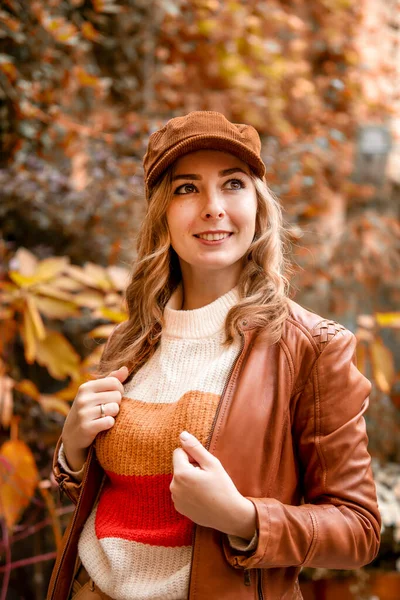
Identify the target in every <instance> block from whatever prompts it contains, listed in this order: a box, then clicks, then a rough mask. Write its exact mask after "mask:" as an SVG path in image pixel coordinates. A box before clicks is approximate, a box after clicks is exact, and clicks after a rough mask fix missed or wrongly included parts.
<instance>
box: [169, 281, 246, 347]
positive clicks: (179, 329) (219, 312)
mask: <svg viewBox="0 0 400 600" xmlns="http://www.w3.org/2000/svg"><path fill="white" fill-rule="evenodd" d="M238 300H239V292H238V289H237V287H235V288H233V289H232V290H230V291H229V292H228V293H226V294H224V295H223V296H220V297H219V298H217V300H214V302H211V304H207V305H206V306H202V307H201V308H196V309H195V310H179V308H180V307H181V306H182V286H181V285H180V286H178V288H177V289H176V290H175V292H174V293H173V294H172V296H171V298H170V299H169V301H168V304H167V306H166V307H165V310H164V327H163V333H164V334H166V335H169V336H173V337H178V338H187V339H188V338H190V339H195V338H204V337H208V336H211V335H214V334H216V333H218V332H219V331H221V330H223V329H224V326H225V319H226V315H227V314H228V312H229V310H230V309H231V308H232V306H235V304H237V302H238Z"/></svg>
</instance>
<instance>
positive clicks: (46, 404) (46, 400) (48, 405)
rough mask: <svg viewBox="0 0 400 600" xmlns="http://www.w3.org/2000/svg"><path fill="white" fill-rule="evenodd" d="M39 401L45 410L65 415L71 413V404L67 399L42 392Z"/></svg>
mask: <svg viewBox="0 0 400 600" xmlns="http://www.w3.org/2000/svg"><path fill="white" fill-rule="evenodd" d="M39 403H40V405H41V407H42V408H43V410H44V411H45V412H58V413H60V414H61V415H64V417H66V416H67V415H68V413H69V409H70V406H69V404H68V403H67V402H65V400H61V399H60V398H57V396H51V395H48V394H41V396H40V399H39Z"/></svg>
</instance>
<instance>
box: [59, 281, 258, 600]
mask: <svg viewBox="0 0 400 600" xmlns="http://www.w3.org/2000/svg"><path fill="white" fill-rule="evenodd" d="M181 294H182V292H181V289H180V288H178V290H177V291H176V292H175V293H174V294H173V296H172V298H171V300H170V302H169V303H168V305H167V307H166V309H165V311H164V327H163V330H162V336H161V343H160V345H159V347H158V349H157V351H156V352H155V354H154V355H153V356H152V358H151V359H150V360H149V361H148V362H147V363H146V364H145V365H144V366H143V367H142V368H141V369H140V371H138V373H136V374H135V376H134V377H133V378H132V380H131V381H130V382H129V383H128V384H127V385H125V394H124V397H123V399H122V403H121V410H120V413H119V415H118V416H117V418H116V423H115V425H114V426H113V428H112V429H111V430H110V431H108V432H105V433H104V434H100V435H99V436H97V438H96V452H97V457H98V460H99V462H100V464H101V465H102V467H103V468H104V470H105V471H106V473H107V475H108V480H107V484H106V486H105V487H104V488H103V491H102V493H101V495H100V499H99V502H98V504H97V506H96V507H95V508H94V510H93V511H92V514H91V516H90V517H89V519H88V520H87V522H86V524H85V527H84V529H83V532H82V534H81V537H80V541H79V555H80V558H81V560H82V563H83V565H84V567H85V568H86V570H87V571H88V573H89V575H90V576H91V577H92V579H93V580H94V581H95V583H96V584H97V585H98V586H99V587H100V588H101V589H102V590H103V591H104V592H105V593H106V594H108V595H109V596H111V597H112V598H114V599H115V600H185V599H186V598H187V595H188V586H189V578H190V563H191V554H192V533H193V523H192V522H191V521H189V519H186V517H183V516H182V515H179V514H178V513H177V512H176V511H175V509H174V507H173V504H172V500H171V498H170V493H169V484H170V482H171V479H172V452H173V450H174V448H176V447H178V446H179V445H180V444H179V433H180V432H181V431H182V430H183V429H186V430H187V431H189V432H191V433H193V434H194V435H196V437H198V439H200V441H202V443H206V440H207V438H208V436H209V434H210V430H211V426H212V422H213V419H214V416H215V411H216V408H217V406H218V402H219V399H220V396H221V393H222V391H223V389H224V386H225V383H226V380H227V377H228V374H229V372H230V370H231V368H232V366H233V363H234V361H235V359H236V357H237V355H238V352H239V350H240V339H235V340H234V342H233V344H232V345H230V346H228V347H226V346H223V341H224V339H225V332H224V324H225V319H226V316H227V313H228V311H229V309H230V308H231V307H232V306H234V305H235V304H236V303H237V301H238V292H237V289H236V288H234V289H233V290H231V291H230V292H228V293H227V294H225V295H224V296H221V297H220V298H218V299H217V300H215V301H214V302H212V303H211V304H209V305H207V306H204V307H202V308H199V309H196V310H189V311H182V310H179V309H180V307H181V303H182V296H181ZM59 460H60V463H61V465H62V466H63V468H64V469H66V470H67V471H68V472H70V471H69V469H68V465H67V464H66V461H65V457H63V455H62V453H61V455H60V459H59ZM230 541H231V544H233V545H234V547H235V548H237V549H238V550H247V549H252V548H253V547H254V546H255V544H256V538H254V539H253V540H252V543H251V544H250V545H248V543H247V542H245V541H243V540H242V541H241V540H240V539H237V538H230Z"/></svg>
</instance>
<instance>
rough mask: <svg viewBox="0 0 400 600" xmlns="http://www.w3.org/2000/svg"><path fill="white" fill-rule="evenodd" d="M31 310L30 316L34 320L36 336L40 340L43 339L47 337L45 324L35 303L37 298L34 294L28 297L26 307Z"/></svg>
mask: <svg viewBox="0 0 400 600" xmlns="http://www.w3.org/2000/svg"><path fill="white" fill-rule="evenodd" d="M25 310H27V311H28V312H29V316H30V318H31V320H32V323H33V327H34V333H35V337H37V338H38V339H39V340H43V339H44V338H45V337H46V331H45V328H44V325H43V321H42V317H41V316H40V313H39V311H38V308H37V306H36V303H35V299H34V298H33V297H32V296H27V298H26V309H25Z"/></svg>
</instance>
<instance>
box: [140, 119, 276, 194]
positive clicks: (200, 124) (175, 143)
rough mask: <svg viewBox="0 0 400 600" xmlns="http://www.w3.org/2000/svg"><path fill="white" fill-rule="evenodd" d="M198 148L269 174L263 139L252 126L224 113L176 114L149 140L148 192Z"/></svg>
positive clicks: (147, 160)
mask: <svg viewBox="0 0 400 600" xmlns="http://www.w3.org/2000/svg"><path fill="white" fill-rule="evenodd" d="M196 150H221V151H223V152H229V153H230V154H233V155H234V156H237V157H238V158H240V160H242V161H243V162H245V163H247V164H248V165H249V166H250V167H251V169H252V170H253V171H254V173H255V174H256V175H258V177H260V179H262V178H263V177H264V175H265V165H264V163H263V161H262V160H261V156H260V151H261V141H260V136H259V135H258V133H257V131H256V129H254V127H252V126H251V125H244V124H240V123H231V122H230V121H228V119H227V118H226V117H224V115H223V114H221V113H219V112H212V111H194V112H191V113H189V114H187V115H186V116H184V117H176V118H174V119H171V120H170V121H168V123H167V124H166V125H165V126H164V127H163V128H162V129H159V130H158V131H155V132H154V133H153V134H152V135H151V136H150V139H149V143H148V147H147V152H146V154H145V156H144V159H143V168H144V178H145V183H146V191H147V194H148V193H149V191H150V190H151V188H152V187H153V186H154V184H155V183H156V182H157V180H158V179H159V178H160V177H161V175H162V174H163V173H164V171H165V170H166V169H167V168H168V167H169V166H170V165H172V163H174V162H175V161H176V160H177V159H178V158H180V157H181V156H183V155H184V154H188V153H189V152H195V151H196Z"/></svg>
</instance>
